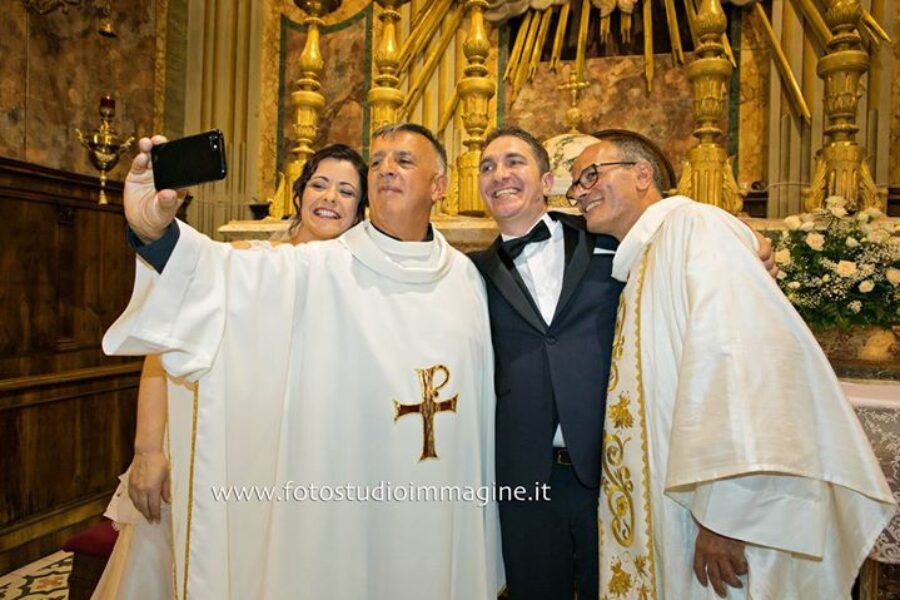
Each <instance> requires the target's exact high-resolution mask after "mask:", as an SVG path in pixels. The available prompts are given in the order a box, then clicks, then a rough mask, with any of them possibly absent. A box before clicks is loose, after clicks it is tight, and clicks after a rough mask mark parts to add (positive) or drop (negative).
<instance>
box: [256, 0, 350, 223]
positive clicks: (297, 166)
mask: <svg viewBox="0 0 900 600" xmlns="http://www.w3.org/2000/svg"><path fill="white" fill-rule="evenodd" d="M294 4H296V5H297V6H298V7H299V8H301V9H302V10H304V11H306V14H307V17H306V19H305V20H304V21H303V24H304V25H305V26H306V43H305V44H304V45H303V52H301V53H300V59H299V61H298V64H299V65H300V78H299V79H298V80H297V82H296V84H295V86H296V89H295V90H294V92H293V93H291V104H292V105H293V106H294V124H293V127H292V129H293V132H294V145H293V146H292V147H291V149H290V150H289V152H290V154H291V157H292V158H291V161H290V162H289V163H288V165H287V169H286V171H287V173H286V180H287V181H286V184H287V185H285V188H284V192H283V193H282V194H281V195H276V196H275V198H274V199H273V201H272V206H271V207H270V208H269V215H270V216H271V217H273V218H275V219H282V218H285V217H289V216H291V215H292V214H294V202H293V189H294V182H295V181H297V179H298V178H299V177H300V173H302V172H303V165H305V164H306V161H307V160H308V159H309V157H310V156H312V155H313V153H314V152H315V150H314V149H313V147H312V145H313V143H314V142H315V140H316V136H317V135H318V133H319V115H320V114H321V112H322V109H323V108H325V96H323V95H322V92H321V89H322V84H321V82H320V81H319V78H320V77H321V76H322V70H323V69H324V68H325V61H324V60H323V59H322V52H321V49H320V47H319V35H320V28H321V27H322V25H324V24H325V22H324V21H323V20H322V17H324V16H325V15H327V14H328V13H331V12H334V11H335V10H337V9H338V8H339V7H340V5H341V0H294Z"/></svg>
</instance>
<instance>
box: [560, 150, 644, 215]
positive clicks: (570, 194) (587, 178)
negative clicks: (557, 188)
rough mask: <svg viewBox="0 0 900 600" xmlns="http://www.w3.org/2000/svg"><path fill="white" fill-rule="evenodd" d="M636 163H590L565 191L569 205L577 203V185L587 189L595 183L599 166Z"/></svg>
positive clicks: (621, 161) (633, 163)
mask: <svg viewBox="0 0 900 600" xmlns="http://www.w3.org/2000/svg"><path fill="white" fill-rule="evenodd" d="M636 164H637V161H633V160H620V161H616V162H601V163H594V164H592V165H590V166H589V167H587V168H586V169H585V170H584V171H582V172H581V177H579V178H578V179H576V180H575V181H574V182H573V183H572V185H571V186H570V187H569V189H568V191H566V200H567V201H568V202H569V204H570V205H571V206H575V205H576V204H578V198H576V197H575V190H576V189H577V188H578V187H579V186H581V188H582V189H584V190H589V189H591V188H592V187H594V186H595V185H597V180H599V179H600V168H601V167H633V166H634V165H636ZM606 172H608V171H604V173H606Z"/></svg>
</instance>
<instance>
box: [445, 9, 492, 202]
mask: <svg viewBox="0 0 900 600" xmlns="http://www.w3.org/2000/svg"><path fill="white" fill-rule="evenodd" d="M465 2H466V3H465V10H466V14H467V15H468V16H469V33H468V36H467V37H466V41H465V43H464V44H463V53H464V54H465V56H466V66H465V68H464V69H463V78H462V79H460V80H459V82H457V87H456V89H457V93H458V94H459V102H460V105H461V108H462V121H463V125H464V126H465V129H466V134H467V135H466V138H465V139H464V140H463V145H464V146H465V147H466V150H465V151H464V152H463V153H462V154H460V155H459V158H458V159H457V178H458V182H459V193H458V195H457V198H458V200H457V202H458V206H450V207H449V208H450V210H448V211H447V212H449V213H450V214H454V212H451V211H453V210H454V209H456V212H458V213H459V214H469V215H483V214H484V212H485V209H484V205H483V203H482V201H481V194H480V193H479V191H478V161H479V159H480V157H481V151H482V150H483V149H484V137H485V136H484V133H485V130H486V129H487V127H488V123H489V117H488V103H489V102H490V100H491V98H493V97H494V94H495V93H496V90H497V86H496V84H495V83H494V81H493V79H491V77H490V73H489V72H488V68H487V66H486V65H485V62H486V61H487V56H488V52H489V51H490V43H489V41H488V36H487V31H486V30H485V27H484V12H483V11H484V9H485V8H486V7H487V1H486V0H465Z"/></svg>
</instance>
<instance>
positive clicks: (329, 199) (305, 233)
mask: <svg viewBox="0 0 900 600" xmlns="http://www.w3.org/2000/svg"><path fill="white" fill-rule="evenodd" d="M359 194H360V181H359V173H358V172H357V171H356V168H354V166H353V164H352V163H350V162H348V161H346V160H340V159H337V158H326V159H324V160H323V161H322V162H320V163H319V166H318V168H316V172H315V173H313V176H312V177H310V178H309V181H308V182H307V184H306V187H305V188H303V196H302V199H301V205H300V231H299V232H298V234H299V235H298V237H299V238H301V239H302V240H303V241H308V240H330V239H331V238H335V237H337V236H339V235H341V234H342V233H344V232H345V231H347V230H348V229H350V228H351V227H352V226H353V225H354V221H355V219H356V207H357V205H359V202H360V197H359Z"/></svg>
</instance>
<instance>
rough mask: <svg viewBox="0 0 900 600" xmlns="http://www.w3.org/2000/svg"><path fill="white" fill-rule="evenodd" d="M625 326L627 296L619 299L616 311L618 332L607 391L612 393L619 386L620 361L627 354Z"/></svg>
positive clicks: (614, 335)
mask: <svg viewBox="0 0 900 600" xmlns="http://www.w3.org/2000/svg"><path fill="white" fill-rule="evenodd" d="M624 324H625V296H624V295H623V296H621V297H620V298H619V307H618V308H617V309H616V331H615V333H614V334H613V347H612V357H611V358H610V361H609V386H607V388H606V391H607V392H611V391H613V390H614V389H616V386H617V385H618V384H619V360H620V359H621V358H622V354H623V353H624V352H625V336H624V335H623V334H622V327H623V326H624Z"/></svg>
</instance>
